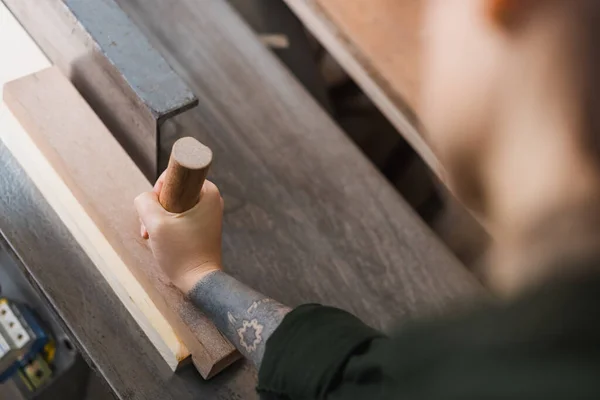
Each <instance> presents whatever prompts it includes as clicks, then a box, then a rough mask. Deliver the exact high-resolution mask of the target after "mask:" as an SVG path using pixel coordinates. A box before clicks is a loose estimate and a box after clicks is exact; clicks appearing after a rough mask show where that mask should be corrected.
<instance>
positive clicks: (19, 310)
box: [0, 298, 56, 392]
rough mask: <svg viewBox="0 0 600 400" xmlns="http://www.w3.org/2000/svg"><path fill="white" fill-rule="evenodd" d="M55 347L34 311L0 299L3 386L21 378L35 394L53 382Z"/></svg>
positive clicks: (1, 377) (0, 374) (0, 369)
mask: <svg viewBox="0 0 600 400" xmlns="http://www.w3.org/2000/svg"><path fill="white" fill-rule="evenodd" d="M55 352H56V347H55V345H54V341H53V340H52V338H51V337H50V334H49V333H48V331H47V330H46V329H44V328H43V325H42V323H41V322H40V320H39V318H38V317H37V316H36V315H35V314H34V312H33V310H31V309H30V308H29V307H27V306H26V305H24V304H20V303H16V302H13V301H10V300H8V299H6V298H0V383H4V382H6V381H7V380H9V379H11V378H13V377H18V378H19V379H20V380H21V382H22V383H23V384H24V386H25V387H26V388H27V389H28V390H29V391H31V392H34V391H35V390H37V389H38V388H40V387H41V386H43V385H44V384H45V383H47V382H49V381H50V379H51V378H52V369H51V365H52V362H53V361H54V355H55Z"/></svg>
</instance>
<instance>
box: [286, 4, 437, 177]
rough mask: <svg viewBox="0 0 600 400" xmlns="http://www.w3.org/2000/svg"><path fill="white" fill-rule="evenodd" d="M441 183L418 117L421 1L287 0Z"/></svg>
mask: <svg viewBox="0 0 600 400" xmlns="http://www.w3.org/2000/svg"><path fill="white" fill-rule="evenodd" d="M285 1H286V3H287V4H288V6H289V7H290V9H292V10H293V11H294V12H295V14H296V15H297V16H298V18H300V20H302V22H303V23H304V24H305V25H306V27H307V28H308V29H309V30H310V31H311V32H312V33H313V35H315V37H316V38H317V39H318V40H319V41H320V42H321V43H322V44H323V46H324V47H325V48H326V49H327V50H328V51H329V52H330V53H331V54H332V55H333V56H334V57H335V58H336V60H337V61H338V62H339V63H340V65H341V66H342V67H343V68H344V69H345V70H346V72H347V73H348V74H349V75H350V76H351V77H352V78H353V79H354V80H355V81H356V82H357V84H358V85H359V86H360V87H361V88H362V89H363V90H364V91H365V93H366V94H367V95H368V96H369V97H370V98H371V99H372V100H373V102H374V103H375V104H376V105H377V106H378V107H379V109H380V110H381V111H382V113H383V114H384V115H385V116H386V117H387V118H388V119H389V120H390V121H391V123H392V124H393V125H394V126H395V127H396V129H397V130H398V131H399V133H400V134H402V135H403V136H404V138H405V139H406V140H407V141H408V143H410V144H411V146H412V147H413V148H414V149H415V150H416V151H417V152H418V153H419V155H420V156H421V157H422V158H423V160H424V161H425V162H426V163H427V164H428V165H429V167H430V168H431V169H432V170H433V171H434V172H435V173H436V174H437V175H438V176H440V177H441V178H443V169H442V166H441V165H440V163H439V161H438V159H437V157H436V156H435V154H434V153H433V151H432V150H431V148H430V147H429V145H428V144H427V142H426V141H425V140H424V139H423V136H422V132H421V131H422V127H421V125H420V124H419V121H418V117H417V115H416V113H415V109H416V108H417V104H418V102H419V92H420V74H419V73H420V60H421V46H420V43H419V42H420V36H421V35H422V30H421V21H422V14H423V9H424V2H423V1H422V0H285Z"/></svg>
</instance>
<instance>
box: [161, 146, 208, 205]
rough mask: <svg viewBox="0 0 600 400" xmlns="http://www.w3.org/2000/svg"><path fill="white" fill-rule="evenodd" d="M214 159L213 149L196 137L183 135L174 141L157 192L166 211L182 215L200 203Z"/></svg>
mask: <svg viewBox="0 0 600 400" xmlns="http://www.w3.org/2000/svg"><path fill="white" fill-rule="evenodd" d="M211 162H212V151H211V150H210V149H209V148H208V147H206V146H205V145H203V144H202V143H200V142H199V141H197V140H196V139H194V138H192V137H184V138H181V139H179V140H178V141H176V142H175V144H174V145H173V150H172V151H171V158H170V159H169V165H168V166H167V172H166V174H165V180H164V183H163V187H162V189H161V191H160V194H159V195H158V201H159V202H160V204H161V205H162V206H163V207H164V209H165V210H167V211H169V212H172V213H177V214H179V213H182V212H184V211H187V210H189V209H190V208H192V207H194V206H195V205H196V204H197V203H198V200H199V199H200V189H202V185H203V184H204V179H206V175H207V174H208V169H209V167H210V164H211Z"/></svg>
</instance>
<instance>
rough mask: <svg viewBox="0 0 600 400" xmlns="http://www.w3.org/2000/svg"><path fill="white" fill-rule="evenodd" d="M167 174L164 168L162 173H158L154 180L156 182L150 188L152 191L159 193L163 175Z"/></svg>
mask: <svg viewBox="0 0 600 400" xmlns="http://www.w3.org/2000/svg"><path fill="white" fill-rule="evenodd" d="M166 174H167V170H166V169H165V170H164V171H163V172H162V174H160V176H159V177H158V179H157V180H156V183H155V184H154V187H153V188H152V191H153V192H154V193H156V194H160V191H161V190H162V187H163V185H164V183H165V175H166Z"/></svg>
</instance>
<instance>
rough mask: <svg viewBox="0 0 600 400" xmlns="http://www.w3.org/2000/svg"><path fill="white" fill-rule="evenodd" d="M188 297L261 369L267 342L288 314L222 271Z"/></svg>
mask: <svg viewBox="0 0 600 400" xmlns="http://www.w3.org/2000/svg"><path fill="white" fill-rule="evenodd" d="M188 297H189V298H190V299H191V300H192V302H194V304H196V305H197V306H198V307H200V308H201V309H202V310H203V311H204V312H205V313H206V314H207V315H208V316H209V317H210V318H211V319H212V320H213V322H214V323H215V325H216V326H217V328H219V330H220V331H221V332H222V333H223V334H224V335H225V336H226V337H227V339H229V340H230V341H231V343H233V344H234V345H235V347H237V349H238V350H239V351H240V352H241V353H242V354H243V355H244V356H246V357H247V358H248V359H250V360H251V361H253V362H254V364H255V365H256V366H257V367H260V363H261V361H262V358H263V355H264V353H265V343H266V341H267V339H268V338H269V337H270V336H271V334H272V333H273V332H274V331H275V329H276V328H277V326H279V323H280V322H281V320H282V319H283V317H284V316H285V314H287V313H288V312H289V311H290V309H289V308H288V307H286V306H284V305H282V304H280V303H278V302H276V301H274V300H271V299H269V298H267V297H265V296H264V295H262V294H260V293H258V292H256V291H254V290H252V289H250V288H249V287H247V286H246V285H244V284H243V283H241V282H239V281H237V280H236V279H235V278H233V277H231V276H229V275H227V274H226V273H224V272H222V271H215V272H212V273H210V274H209V275H207V276H206V277H205V278H203V279H202V280H201V281H200V282H198V283H197V284H196V286H194V288H193V289H192V290H191V291H190V292H189V293H188Z"/></svg>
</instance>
